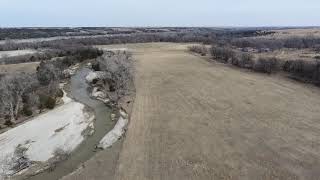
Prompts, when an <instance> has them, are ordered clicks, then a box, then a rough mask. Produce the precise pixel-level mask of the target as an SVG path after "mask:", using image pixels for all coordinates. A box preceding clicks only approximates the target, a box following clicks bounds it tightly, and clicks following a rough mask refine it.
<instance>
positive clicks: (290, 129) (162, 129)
mask: <svg viewBox="0 0 320 180" xmlns="http://www.w3.org/2000/svg"><path fill="white" fill-rule="evenodd" d="M103 47H104V48H110V47H112V48H127V49H129V50H131V51H132V52H133V55H134V57H135V59H136V76H135V85H136V99H135V103H134V107H133V111H132V115H131V122H130V124H129V127H128V132H127V135H126V138H125V140H124V144H123V147H122V150H121V152H120V157H119V161H118V165H117V168H116V170H115V179H119V180H126V179H131V180H134V179H137V180H143V179H148V180H149V179H244V180H245V179H290V180H292V179H317V178H318V177H319V176H320V174H319V171H318V170H319V167H320V155H319V150H320V144H319V140H320V122H319V117H320V112H319V109H320V91H319V89H318V88H316V87H313V86H311V85H310V86H309V85H305V84H302V83H297V82H295V81H290V80H288V79H285V78H281V77H278V76H274V75H272V76H269V75H265V74H259V73H252V72H247V71H242V70H239V69H235V68H231V67H228V66H226V65H224V64H220V63H212V62H207V61H206V60H204V59H201V58H200V57H197V56H194V55H192V54H189V53H187V52H186V47H187V45H184V44H171V43H147V44H131V45H117V46H103ZM92 173H95V172H92Z"/></svg>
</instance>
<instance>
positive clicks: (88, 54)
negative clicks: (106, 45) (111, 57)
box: [0, 45, 103, 64]
mask: <svg viewBox="0 0 320 180" xmlns="http://www.w3.org/2000/svg"><path fill="white" fill-rule="evenodd" d="M60 48H61V49H50V50H46V51H45V52H42V53H34V54H27V55H21V56H12V57H2V58H0V64H19V63H26V62H39V61H47V60H51V59H52V58H55V57H64V59H65V61H69V63H71V64H72V62H71V61H82V60H85V59H94V58H97V57H98V56H101V55H102V54H103V51H101V50H99V49H97V48H93V47H89V46H83V45H74V46H63V47H60Z"/></svg>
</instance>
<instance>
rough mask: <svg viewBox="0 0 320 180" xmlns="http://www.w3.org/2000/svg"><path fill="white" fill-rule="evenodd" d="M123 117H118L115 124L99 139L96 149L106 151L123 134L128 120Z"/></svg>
mask: <svg viewBox="0 0 320 180" xmlns="http://www.w3.org/2000/svg"><path fill="white" fill-rule="evenodd" d="M120 112H121V111H120ZM125 117H126V116H125ZM125 117H123V116H122V115H120V117H119V119H118V122H117V124H116V125H115V126H114V128H113V129H112V130H111V131H109V132H108V133H107V134H106V135H105V136H104V137H103V138H102V139H101V141H100V142H99V145H98V148H102V149H106V148H108V147H111V146H112V144H113V143H115V142H116V141H117V140H118V139H119V138H120V137H121V136H122V135H123V134H124V133H125V130H124V128H125V127H126V125H127V124H128V119H127V118H125Z"/></svg>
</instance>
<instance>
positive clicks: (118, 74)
mask: <svg viewBox="0 0 320 180" xmlns="http://www.w3.org/2000/svg"><path fill="white" fill-rule="evenodd" d="M98 62H99V67H100V69H101V70H102V71H105V72H106V73H107V74H109V76H110V77H109V78H107V83H108V87H106V88H107V91H111V92H114V93H115V94H116V97H114V98H112V99H113V100H115V101H117V100H119V98H121V97H122V96H124V95H126V94H127V93H129V91H130V89H131V86H132V85H133V60H132V59H131V55H130V53H128V52H126V51H122V52H121V51H119V52H116V53H115V54H114V55H104V56H103V57H100V58H98Z"/></svg>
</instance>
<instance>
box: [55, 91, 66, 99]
mask: <svg viewBox="0 0 320 180" xmlns="http://www.w3.org/2000/svg"><path fill="white" fill-rule="evenodd" d="M63 94H64V93H63V91H62V89H58V90H57V92H56V95H55V96H56V97H59V98H62V97H63Z"/></svg>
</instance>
